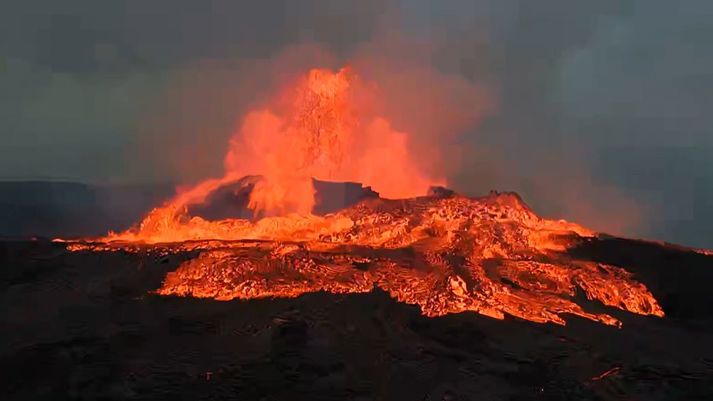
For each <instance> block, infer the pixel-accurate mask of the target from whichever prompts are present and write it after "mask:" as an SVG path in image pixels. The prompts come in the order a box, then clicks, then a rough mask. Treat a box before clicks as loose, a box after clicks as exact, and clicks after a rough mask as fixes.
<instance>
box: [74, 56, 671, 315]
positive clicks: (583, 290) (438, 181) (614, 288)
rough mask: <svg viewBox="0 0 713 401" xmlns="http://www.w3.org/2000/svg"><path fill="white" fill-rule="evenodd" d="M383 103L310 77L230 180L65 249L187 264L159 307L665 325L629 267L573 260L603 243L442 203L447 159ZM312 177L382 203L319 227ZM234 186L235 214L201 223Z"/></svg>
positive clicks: (259, 114) (233, 164)
mask: <svg viewBox="0 0 713 401" xmlns="http://www.w3.org/2000/svg"><path fill="white" fill-rule="evenodd" d="M378 91H379V89H378V87H377V86H375V85H373V84H371V83H368V82H364V81H362V80H361V79H360V78H359V76H357V75H356V73H355V72H353V71H352V70H350V69H348V68H345V69H342V70H339V71H337V72H331V71H328V70H321V69H315V70H311V71H309V72H308V73H307V74H305V75H304V76H302V77H300V78H299V79H297V80H296V81H295V82H293V83H292V85H291V86H290V87H289V88H287V89H286V90H285V91H284V92H283V93H281V94H280V96H277V98H276V99H274V101H272V102H270V103H268V104H265V105H264V106H263V107H262V108H259V109H256V110H254V111H252V112H250V113H248V114H247V115H246V116H245V117H244V119H243V120H242V124H241V126H240V128H239V130H238V131H237V133H236V134H235V135H234V136H233V138H232V139H231V141H230V149H229V151H228V153H227V155H226V157H225V163H224V164H225V175H224V176H223V177H222V178H219V179H211V180H207V181H204V182H202V183H200V184H198V185H196V186H194V187H193V188H191V189H189V190H184V191H182V192H180V193H179V194H178V195H177V196H176V197H175V198H174V199H172V200H170V201H169V202H167V203H166V204H165V205H163V206H161V207H158V208H156V209H154V210H153V211H151V212H150V213H149V214H148V215H147V216H146V217H145V218H144V220H143V221H142V222H141V223H140V224H139V225H138V226H136V227H134V228H132V229H129V230H128V231H125V232H120V233H110V234H108V235H107V236H105V237H103V238H98V239H84V240H79V241H70V242H68V244H67V246H68V249H70V250H73V251H81V250H91V251H126V252H141V253H150V254H154V253H158V254H168V253H185V254H188V255H192V256H194V257H193V258H192V259H190V260H188V261H187V262H185V263H183V264H182V265H181V266H180V267H179V268H178V269H177V270H176V271H175V272H172V273H169V274H168V276H167V277H166V279H165V281H164V283H163V285H162V286H161V288H159V289H158V290H157V292H158V293H159V294H162V295H180V296H192V297H201V298H215V299H219V300H230V299H235V298H238V299H249V298H260V297H296V296H299V295H301V294H304V293H308V292H316V291H327V292H333V293H358V292H369V291H371V290H372V289H373V288H374V287H375V286H377V287H379V288H381V289H383V290H385V291H386V292H388V293H389V294H390V295H391V296H392V297H394V298H395V299H397V300H399V301H401V302H406V303H410V304H416V305H418V306H419V307H420V308H421V311H422V313H423V314H425V315H427V316H439V315H444V314H449V313H457V312H463V311H475V312H477V313H480V314H483V315H487V316H490V317H494V318H498V319H503V318H504V317H505V316H506V315H511V316H515V317H519V318H522V319H526V320H530V321H534V322H555V323H560V324H564V323H565V320H564V315H567V314H570V315H578V316H581V317H585V318H588V319H592V320H595V321H599V322H602V323H605V324H609V325H619V324H620V323H619V321H618V320H617V319H616V318H614V317H612V316H610V315H609V314H605V313H599V312H594V311H588V310H587V309H588V307H591V306H592V305H593V303H592V302H590V301H595V302H594V304H595V303H596V302H598V303H601V304H603V305H606V306H608V307H614V308H618V309H622V310H625V311H628V312H632V313H636V314H641V315H654V316H663V315H664V312H663V310H662V308H661V307H660V306H659V304H658V302H657V300H656V299H655V298H654V297H653V295H652V294H651V293H650V292H649V290H648V289H647V288H646V287H645V286H644V285H643V284H641V283H639V282H637V281H636V279H635V277H634V276H633V275H632V274H631V273H629V272H628V271H627V270H625V269H624V268H623V267H622V266H612V265H607V264H603V263H598V262H593V261H582V260H575V259H573V258H572V257H570V256H568V253H567V250H568V249H570V248H572V247H575V246H577V245H580V244H582V243H585V242H587V241H589V240H590V239H591V238H593V237H595V236H596V235H597V234H596V233H595V232H593V231H591V230H588V229H586V228H584V227H581V226H579V225H577V224H573V223H569V222H566V221H562V220H548V219H544V218H541V217H539V216H537V215H536V214H535V213H534V212H533V211H532V210H530V208H529V207H528V206H527V205H526V204H525V203H524V202H523V201H522V200H521V199H520V197H519V196H518V195H516V194H512V193H502V194H499V193H491V194H490V195H488V196H485V197H482V198H468V197H464V196H460V195H458V194H455V193H452V192H451V191H449V190H446V189H445V185H447V182H446V180H445V178H444V176H443V173H442V172H440V171H438V170H437V169H434V168H433V165H432V163H433V161H434V160H438V155H436V156H434V157H428V155H416V154H415V153H414V152H412V146H411V143H410V138H411V137H410V136H409V134H408V133H406V132H401V131H399V130H398V129H396V128H395V127H393V126H392V124H391V123H390V122H389V119H388V118H387V117H385V116H384V115H382V113H381V111H380V110H379V108H378V107H375V106H374V103H373V102H372V100H373V99H375V98H377V97H378V96H379V94H378ZM432 156H433V155H432ZM315 179H316V180H321V181H332V182H334V181H336V182H359V183H362V184H364V185H368V186H369V187H370V188H371V189H373V190H374V191H375V192H376V193H378V194H379V196H364V197H363V199H361V200H359V201H358V202H356V203H355V204H351V205H346V204H345V205H344V206H345V207H343V208H342V209H341V210H339V211H336V212H333V213H327V214H325V215H317V214H313V211H314V209H315V206H316V205H318V204H319V203H320V201H322V199H320V195H319V194H317V193H316V191H315V184H314V183H315V181H314V180H315ZM226 188H228V189H229V191H228V195H229V196H228V198H229V200H232V201H233V202H234V206H235V207H236V208H237V209H239V210H240V211H241V213H238V214H239V215H238V216H232V217H229V218H221V219H209V218H207V217H205V216H201V215H200V213H197V212H196V211H197V210H200V209H201V207H203V208H205V207H206V205H208V204H209V203H211V202H212V200H213V199H214V198H215V196H214V195H215V194H216V193H218V192H220V191H225V189H226ZM364 193H368V191H366V190H364ZM242 212H245V213H242Z"/></svg>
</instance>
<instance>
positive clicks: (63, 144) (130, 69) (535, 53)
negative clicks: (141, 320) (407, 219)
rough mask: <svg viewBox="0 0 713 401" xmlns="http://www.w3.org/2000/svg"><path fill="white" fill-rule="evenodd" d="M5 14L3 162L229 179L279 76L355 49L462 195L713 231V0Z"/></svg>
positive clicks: (138, 177)
mask: <svg viewBox="0 0 713 401" xmlns="http://www.w3.org/2000/svg"><path fill="white" fill-rule="evenodd" d="M2 8H3V9H2V12H0V49H1V50H2V51H1V52H0V54H2V55H3V58H2V59H0V86H1V87H2V88H3V90H2V91H0V130H1V131H2V132H3V134H2V135H3V146H2V147H0V175H3V176H10V177H22V176H30V177H34V176H60V177H69V178H73V179H78V180H85V181H94V182H106V181H122V182H135V181H161V180H173V181H179V182H187V183H190V182H195V181H197V180H199V179H202V178H205V177H208V176H218V175H220V173H221V171H222V168H223V165H222V155H223V154H224V153H225V151H226V144H227V143H228V140H229V138H230V136H231V135H232V133H233V132H235V130H236V128H237V127H238V124H239V123H240V119H241V117H242V116H244V114H245V112H246V111H247V110H250V109H252V108H254V107H255V106H256V105H259V104H261V103H264V101H265V99H266V97H267V96H269V95H270V94H271V93H273V92H271V91H274V90H275V88H276V87H278V86H279V85H280V84H281V81H280V80H283V79H288V78H289V76H290V74H294V73H296V72H297V71H305V70H307V69H308V68H311V67H314V66H321V67H329V68H336V67H339V66H341V65H342V64H344V62H352V63H354V66H355V68H359V69H361V70H362V71H364V72H363V74H364V75H365V76H368V77H370V78H373V79H374V80H375V81H379V82H386V85H387V86H389V85H390V86H392V87H389V88H387V89H386V90H385V92H386V93H387V95H386V96H387V98H385V99H384V103H385V104H387V105H389V106H390V107H394V108H396V110H393V112H392V113H391V114H392V115H394V116H395V117H394V118H393V120H392V123H393V125H394V126H395V127H396V128H398V129H399V130H403V131H408V132H413V133H414V134H413V137H414V138H415V139H414V143H413V146H414V147H415V148H417V149H416V151H417V150H418V149H419V148H429V147H433V146H432V145H433V144H434V143H438V144H439V147H438V150H439V151H438V152H433V157H434V159H433V160H429V161H428V162H430V163H432V164H433V165H437V166H442V168H443V174H444V175H445V176H446V178H447V181H448V183H449V185H450V186H452V187H454V189H456V190H458V191H461V192H465V193H470V194H478V193H483V192H485V191H487V190H489V189H491V188H493V189H507V190H516V191H518V192H520V193H521V194H522V195H523V196H524V198H525V199H527V200H528V201H530V203H532V204H533V206H534V207H535V208H536V209H537V210H540V211H544V212H545V214H550V215H554V216H561V217H564V218H567V219H571V220H574V221H577V222H580V223H582V224H584V225H589V226H591V227H592V228H595V229H600V230H605V231H614V232H619V233H624V234H629V235H646V236H653V237H659V238H664V239H668V240H673V241H676V242H682V243H687V244H690V245H698V246H711V245H713V243H711V242H710V238H713V225H711V224H710V221H711V219H712V218H713V215H711V213H712V212H711V210H713V208H711V207H710V206H711V204H713V169H712V168H711V166H710V160H711V159H713V157H712V156H713V139H712V138H713V135H711V134H710V132H709V131H710V127H711V126H713V121H711V118H710V117H709V116H708V114H709V113H708V112H707V110H706V109H705V107H706V106H705V105H707V104H711V100H713V99H711V96H713V95H712V94H713V91H712V90H711V89H713V88H711V86H712V85H713V80H711V76H710V71H712V70H713V50H712V49H711V47H710V46H709V42H710V38H711V36H712V35H713V29H712V28H710V24H708V23H707V20H708V17H709V16H710V15H711V13H713V4H711V3H710V2H708V1H705V0H691V1H687V2H685V3H681V4H678V3H674V2H670V1H664V0H630V1H625V2H622V1H613V0H612V1H599V2H591V1H571V0H570V1H567V0H553V1H548V2H532V1H527V0H506V1H502V0H499V1H495V0H479V1H460V0H458V1H449V2H428V1H381V0H370V1H361V2H346V1H345V2H332V1H327V0H311V1H301V2H291V1H267V2H255V3H254V4H250V5H245V4H243V3H242V2H234V1H213V2H192V1H177V0H171V1H168V0H165V1H155V2H151V3H150V4H149V3H147V2H139V1H129V0H126V1H117V2H112V4H111V5H106V4H99V3H97V2H93V1H83V2H73V3H72V4H71V5H69V4H61V3H58V2H51V1H49V0H45V1H35V2H27V1H23V2H20V1H17V2H10V3H5V4H3V6H2ZM280 60H283V61H284V60H287V61H289V63H282V62H280ZM414 82H418V85H414ZM423 88H426V89H423ZM434 91H436V92H434ZM438 91H440V94H439V92H438ZM399 93H403V96H401V95H394V94H399ZM394 97H396V98H394ZM436 133H438V134H436ZM434 135H442V136H438V137H437V138H438V141H435V142H434V138H436V137H435V136H434ZM441 145H442V146H441Z"/></svg>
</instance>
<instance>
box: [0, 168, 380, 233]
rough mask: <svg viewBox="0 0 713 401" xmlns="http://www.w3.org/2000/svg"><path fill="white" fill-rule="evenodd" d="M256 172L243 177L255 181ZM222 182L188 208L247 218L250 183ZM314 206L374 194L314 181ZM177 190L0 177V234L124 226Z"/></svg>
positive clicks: (331, 206) (320, 209)
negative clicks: (202, 200) (200, 203)
mask: <svg viewBox="0 0 713 401" xmlns="http://www.w3.org/2000/svg"><path fill="white" fill-rule="evenodd" d="M254 179H259V177H246V178H245V179H244V180H254ZM239 184H240V185H237V186H236V185H233V186H225V187H224V188H221V189H219V190H218V191H216V192H215V193H214V194H212V195H211V197H210V198H209V199H207V201H206V203H205V204H204V205H200V206H196V207H192V208H191V209H190V212H191V214H193V215H199V216H203V217H207V218H225V217H242V218H249V217H251V214H252V212H251V211H249V210H247V199H248V197H249V193H250V190H252V185H248V186H247V187H245V188H242V189H241V188H240V187H241V185H242V183H239ZM314 186H315V191H316V198H317V202H318V204H317V206H316V207H315V210H314V212H315V213H317V214H324V213H329V212H333V211H336V210H339V209H341V208H344V207H346V206H350V205H352V204H354V203H356V202H357V201H359V200H360V199H362V198H363V197H368V196H378V194H376V192H373V191H372V190H371V189H370V188H368V187H367V188H363V187H362V186H361V185H360V184H358V183H337V182H324V181H317V180H315V181H314ZM174 193H175V186H174V185H173V184H167V183H163V184H137V185H113V186H111V185H106V186H100V185H89V184H80V183H75V182H55V181H39V180H37V181H0V237H33V236H39V237H49V238H52V237H58V236H61V237H79V236H96V235H101V234H105V233H106V232H107V231H109V230H114V231H117V230H125V229H127V228H129V227H130V226H131V225H132V224H135V223H137V222H139V221H140V220H141V217H142V216H143V215H144V214H146V213H147V212H148V211H149V210H151V208H153V207H156V206H159V205H160V204H161V203H162V202H163V201H164V200H166V199H169V198H170V197H171V196H172V195H173V194H174Z"/></svg>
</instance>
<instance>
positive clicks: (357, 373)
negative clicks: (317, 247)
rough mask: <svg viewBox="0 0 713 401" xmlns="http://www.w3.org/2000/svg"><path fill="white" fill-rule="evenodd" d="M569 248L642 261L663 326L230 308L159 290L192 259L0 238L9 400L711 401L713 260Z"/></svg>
mask: <svg viewBox="0 0 713 401" xmlns="http://www.w3.org/2000/svg"><path fill="white" fill-rule="evenodd" d="M573 254H574V256H576V257H581V258H585V259H587V260H599V261H601V262H604V263H611V264H614V265H625V266H634V267H635V269H636V271H635V272H634V273H635V274H636V276H637V279H638V280H640V281H642V282H644V283H645V284H646V285H647V287H648V288H649V289H650V290H651V291H652V293H653V294H654V296H656V298H657V299H658V300H659V301H660V302H661V306H662V307H663V309H664V311H665V312H666V313H667V316H666V317H665V318H656V317H642V316H638V315H633V314H629V313H624V312H620V311H618V310H616V309H612V308H606V307H604V306H602V305H596V304H592V305H590V307H591V308H592V309H593V310H596V309H597V308H601V310H604V311H606V313H609V314H612V315H613V316H616V317H617V318H618V319H620V320H621V321H622V322H623V323H624V325H623V328H621V329H617V328H615V327H610V326H605V325H602V324H598V323H594V322H590V321H587V320H583V319H578V318H571V319H568V324H567V326H558V325H554V324H536V323H530V322H525V321H521V320H517V319H514V318H506V319H505V320H504V321H499V320H494V319H490V318H487V317H482V316H479V315H476V314H474V313H462V314H457V315H448V316H445V317H441V318H427V317H424V316H422V315H421V314H420V313H419V310H418V308H417V307H414V306H408V305H404V304H399V303H397V302H395V301H394V300H392V299H391V298H390V297H389V296H388V295H387V294H385V293H382V292H379V291H374V292H372V293H369V294H357V295H343V296H341V295H333V294H324V293H317V294H308V295H304V296H302V297H299V298H296V299H262V300H252V301H247V302H246V301H230V302H219V301H212V300H206V299H190V298H177V297H161V296H156V295H152V294H151V293H150V291H152V290H155V289H156V288H158V287H159V286H160V284H161V281H162V280H163V278H164V277H165V275H166V273H167V272H169V271H172V270H174V269H175V268H176V267H177V266H178V265H179V264H180V263H181V262H182V261H184V260H185V259H186V258H187V257H188V255H184V256H180V255H177V256H169V257H149V256H141V255H136V254H124V253H91V252H79V253H69V252H66V251H65V250H64V248H63V247H62V246H60V245H56V244H52V243H47V242H40V241H32V242H30V241H27V242H17V241H15V242H8V241H6V242H2V243H0V297H1V299H2V301H1V302H2V306H3V313H2V314H0V327H2V330H1V331H0V372H3V373H2V380H0V396H1V398H2V399H3V400H44V399H46V400H62V399H87V400H93V399H117V400H120V399H146V400H155V399H171V400H184V399H185V400H212V399H238V400H371V399H378V400H537V399H552V400H647V401H649V400H677V399H680V400H710V399H713V345H712V344H713V313H711V309H710V308H711V305H713V290H708V289H709V288H711V287H712V286H713V258H712V257H710V256H705V255H701V254H696V253H693V252H690V251H688V250H682V249H676V248H671V247H665V246H662V245H656V244H646V243H640V242H634V241H626V240H616V239H612V240H596V241H592V242H591V243H588V244H586V245H584V246H582V247H580V248H579V249H577V250H575V251H573Z"/></svg>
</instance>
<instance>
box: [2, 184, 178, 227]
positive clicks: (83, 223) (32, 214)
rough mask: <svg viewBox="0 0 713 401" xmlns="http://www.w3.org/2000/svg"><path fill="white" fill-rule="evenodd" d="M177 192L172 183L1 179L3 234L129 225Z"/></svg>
mask: <svg viewBox="0 0 713 401" xmlns="http://www.w3.org/2000/svg"><path fill="white" fill-rule="evenodd" d="M173 193H174V187H173V185H169V184H161V185H155V184H152V185H115V186H99V185H87V184H81V183H74V182H53V181H5V182H0V236H4V237H29V236H43V237H54V236H67V237H72V236H86V235H98V234H102V233H105V232H106V231H108V230H120V229H125V228H128V227H129V226H130V225H131V224H133V223H134V222H136V221H137V220H138V219H139V218H140V217H141V215H143V214H144V213H146V212H147V211H148V210H150V208H151V207H153V206H155V205H157V204H159V203H160V202H161V201H162V200H163V199H167V198H169V197H170V196H171V195H172V194H173Z"/></svg>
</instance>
